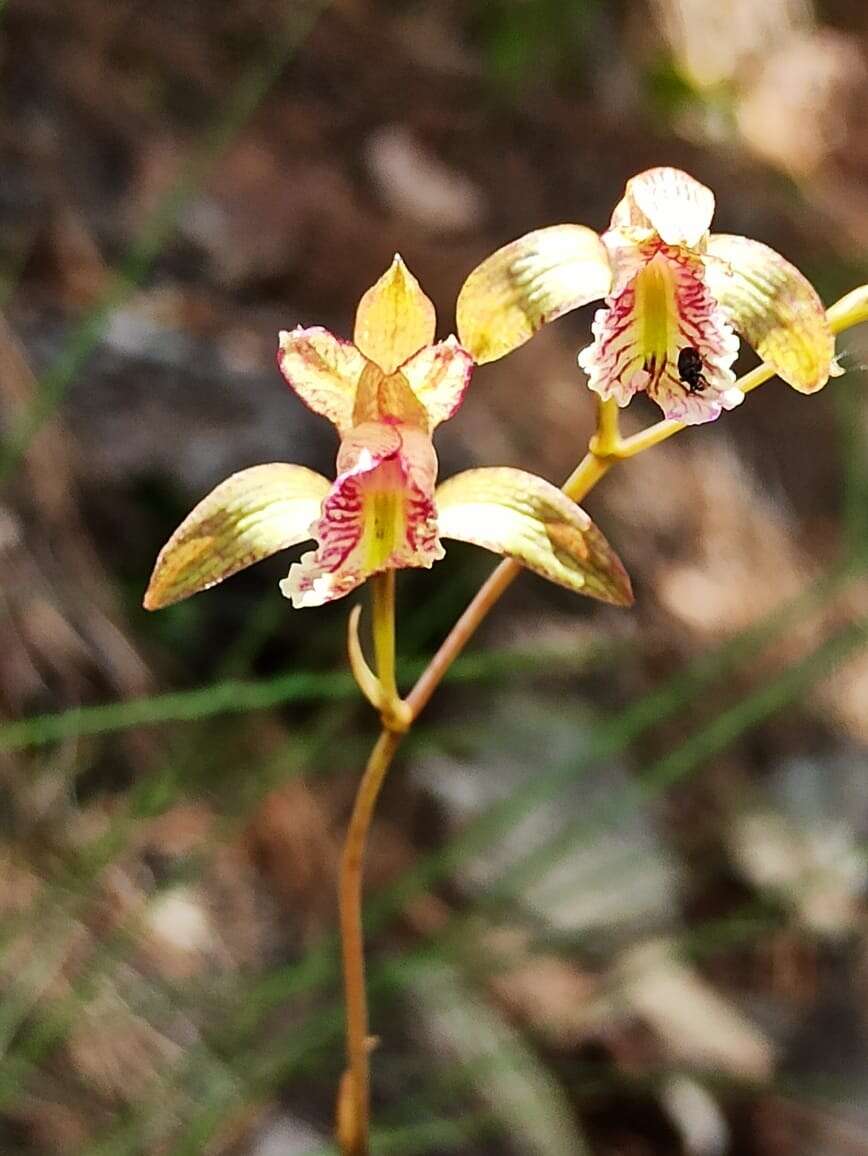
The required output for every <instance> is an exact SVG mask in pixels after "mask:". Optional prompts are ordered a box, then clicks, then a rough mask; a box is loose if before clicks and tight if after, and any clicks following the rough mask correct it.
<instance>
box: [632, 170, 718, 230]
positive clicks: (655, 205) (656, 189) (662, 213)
mask: <svg viewBox="0 0 868 1156" xmlns="http://www.w3.org/2000/svg"><path fill="white" fill-rule="evenodd" d="M713 216H714V193H712V191H711V189H707V188H706V187H705V185H701V184H700V183H699V181H697V180H694V178H693V177H691V176H689V175H688V174H687V173H685V172H682V171H681V169H672V168H655V169H647V170H646V171H645V172H644V173H639V175H638V176H636V177H631V178H630V180H629V181H627V187H626V189H625V190H624V196H623V197H622V199H621V200H620V201H619V202H618V204H617V205H616V206H615V211H614V212H613V213H612V223H611V226H610V228H612V229H621V228H640V229H642V228H650V229H653V230H654V232H655V233H657V235H658V237H660V239H661V241H664V242H665V243H666V244H667V245H685V246H686V247H687V248H689V249H693V248H695V247H696V246H697V245H698V244H699V242H700V241H701V240H702V238H703V237H704V236H705V234H706V233H707V232H708V229H709V226H710V225H711V218H712V217H713Z"/></svg>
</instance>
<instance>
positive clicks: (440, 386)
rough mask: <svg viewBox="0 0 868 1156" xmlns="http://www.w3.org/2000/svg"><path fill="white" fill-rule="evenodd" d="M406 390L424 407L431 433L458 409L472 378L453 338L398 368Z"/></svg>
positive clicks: (470, 366) (468, 358) (468, 362)
mask: <svg viewBox="0 0 868 1156" xmlns="http://www.w3.org/2000/svg"><path fill="white" fill-rule="evenodd" d="M400 374H401V376H403V377H404V379H405V380H406V382H407V383H408V385H409V386H410V389H412V391H413V393H414V394H415V395H416V397H417V398H418V399H419V401H420V402H421V403H422V405H423V406H424V407H425V410H426V412H427V414H428V428H429V430H433V429H435V428H436V427H437V426H438V425H440V423H441V422H442V421H447V420H448V419H449V418H450V417H452V415H453V414H454V413H455V411H456V410H457V409H458V408H459V406H460V405H461V403H462V401H463V400H464V394H465V391H466V390H467V387H468V385H469V384H470V378H471V376H472V374H473V358H472V357H471V356H470V354H469V353H468V352H467V350H466V349H462V347H461V346H460V345H459V344H458V342H457V340H456V339H455V338H454V337H447V338H446V340H445V341H440V342H438V343H437V345H428V346H426V347H425V348H424V349H420V350H419V352H418V353H416V354H414V355H413V357H411V358H410V360H409V361H405V362H404V364H403V365H402V366H401V371H400Z"/></svg>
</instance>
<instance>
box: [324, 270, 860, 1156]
mask: <svg viewBox="0 0 868 1156" xmlns="http://www.w3.org/2000/svg"><path fill="white" fill-rule="evenodd" d="M827 317H828V321H829V325H830V327H831V329H832V331H833V332H834V333H836V334H837V333H842V332H844V331H845V330H846V329H849V328H851V327H852V326H854V325H858V324H860V323H862V322H864V321H866V320H868V287H865V286H863V287H862V288H861V289H857V290H854V291H853V292H852V293H849V294H847V296H845V297H842V298H841V300H840V301H838V302H836V303H835V304H834V305H833V306H831V307H830V308H829V310H828V311H827ZM775 372H776V371H775V369H774V367H773V366H771V365H768V364H766V363H763V364H761V365H758V366H757V367H756V368H755V369H753V370H750V371H749V372H748V373H746V374H744V375H743V376H742V377H741V378H740V379H739V380H738V381H737V382H736V387H737V388H738V389H739V390H741V391H742V393H749V392H751V391H752V390H754V389H757V388H758V387H759V386H760V385H762V384H764V383H765V382H766V381H768V380H769V379H770V378H772V377H774V376H775ZM686 424H687V423H685V422H682V421H673V420H671V419H664V420H662V421H658V422H656V423H655V424H654V425H652V426H649V427H648V428H647V429H645V430H642V431H641V432H640V433H638V434H634V435H633V436H631V437H628V438H624V439H622V438H621V436H620V429H619V424H618V407H617V405H616V404H615V402H614V401H612V400H610V399H605V400H601V402H600V404H599V405H598V410H597V427H596V430H595V433H594V435H593V436H592V437H591V439H590V443H589V448H588V452H587V453H586V454H585V456H584V457H583V458H582V460H581V461H580V462H579V464H578V465H577V466H576V468H575V469H574V470H573V472H572V473H571V474H570V476H569V477H568V478H567V480H566V481H565V482H564V485H563V487H562V488H563V492H564V493H565V494H566V495H567V496H568V497H569V498H571V499H572V500H573V501H574V502H579V501H582V500H583V499H584V498H585V497H586V496H587V494H589V493H590V492H591V490H592V489H593V488H594V487H595V486H596V485H597V483H598V482H599V481H600V480H601V479H602V478H603V477H605V475H606V474H607V473H608V472H609V470H610V469H612V467H613V466H614V465H616V463H617V462H619V461H622V460H627V459H628V458H632V457H636V456H637V455H638V454H640V453H643V452H644V451H645V450H647V449H650V448H652V446H655V445H659V444H660V443H661V442H663V441H667V440H668V439H669V438H670V437H673V436H674V435H675V434H677V433H679V432H680V431H681V430H682V429H684V428H686ZM522 569H523V567H522V566H521V564H520V563H518V562H517V561H515V560H514V559H513V558H506V559H504V560H503V561H502V562H501V563H500V564H499V565H498V566H497V567H496V568H495V569H494V570H493V571H492V573H491V574H490V575H489V577H488V578H487V579H486V581H485V582H484V583H483V585H482V586H481V587H480V589H479V590H478V591H477V593H476V595H475V596H474V597H473V599H472V600H471V602H470V603H468V605H467V607H466V608H465V610H464V612H463V613H462V614H461V616H460V618H459V619H458V621H457V622H456V623H455V625H454V626H453V627H452V629H451V630H450V632H449V634H448V635H447V637H446V638H445V639H444V641H443V643H442V644H441V646H440V648H439V649H438V651H437V652H436V654H435V655H434V657H433V658H432V659H431V661H430V662H429V664H428V666H427V667H426V668H425V670H424V671H423V673H422V674H421V675H420V677H419V679H418V681H417V682H416V685H415V686H414V687H413V689H412V690H411V691H410V693H409V695H408V696H407V698H406V699H405V700H401V699H398V698H397V691H396V692H395V693H396V700H397V701H398V702H399V703H400V704H401V706H402V707H404V708H405V709H406V710H407V715H408V718H407V721H406V726H404V727H402V731H407V730H409V729H410V727H411V726H412V724H413V722H415V720H416V719H417V718H418V717H419V715H420V714H421V713H422V711H423V710H424V709H425V707H426V706H427V704H428V702H429V700H430V699H431V697H432V695H433V694H434V692H435V690H436V689H437V687H438V686H439V685H440V683H441V681H442V680H443V678H444V677H445V675H446V673H447V672H448V670H449V668H450V666H451V665H452V663H453V662H454V661H455V660H456V659H457V658H458V657H459V655H460V654H461V652H462V651H463V650H464V648H465V646H466V645H467V644H468V642H469V641H470V640H471V638H472V637H473V635H474V634H475V633H476V631H477V630H478V628H479V626H480V625H481V624H482V622H483V621H484V619H485V618H486V617H487V615H488V613H489V612H490V611H491V610H492V609H493V608H494V606H495V605H496V604H497V602H498V601H499V600H500V598H501V597H502V596H503V594H504V593H505V592H506V591H507V590H508V589H509V587H510V586H511V585H512V583H513V582H514V581H515V579H516V578H517V577H518V575H519V574H520V573H521V571H522ZM389 597H391V599H392V601H391V606H392V611H394V587H393V588H392V592H391V595H389V594H388V592H384V595H383V601H384V603H385V604H386V605H388V601H387V600H388V598H389ZM376 604H377V596H376V588H375V607H376ZM375 615H376V611H375ZM392 628H393V629H394V617H393V618H392ZM385 639H386V636H384V641H385ZM392 645H394V633H393V634H392ZM378 653H379V652H378ZM392 654H393V655H394V651H392ZM377 661H378V663H379V657H378V660H377ZM402 738H403V733H400V732H398V731H395V730H392V729H390V728H389V725H388V723H387V722H386V721H385V717H384V725H383V730H382V732H381V733H380V736H379V738H378V739H377V742H376V744H375V745H374V748H373V750H372V751H371V756H370V758H369V760H368V764H367V767H366V770H365V774H364V777H363V778H362V782H361V784H360V786H359V791H358V794H357V796H356V803H355V806H354V809H353V816H352V819H351V821H350V826H349V830H348V832H347V839H346V843H345V846H344V853H343V857H342V862H341V884H340V904H341V939H342V947H343V960H344V983H345V987H346V997H347V1012H346V1015H347V1054H348V1061H349V1065H350V1067H349V1070H348V1071H347V1072H346V1073H345V1075H344V1078H343V1080H342V1082H341V1091H340V1096H339V1103H338V1123H337V1135H338V1141H339V1143H340V1146H341V1152H342V1154H343V1156H367V1153H368V1151H369V1149H368V1141H367V1137H368V1118H369V1095H370V1065H369V1051H370V1046H371V1041H370V1040H369V1037H368V1020H367V1004H366V997H365V987H364V946H363V939H362V920H361V895H362V879H361V872H362V863H363V856H364V845H365V840H366V837H367V831H368V828H369V826H370V822H371V817H372V815H373V810H374V807H375V805H376V801H377V796H378V794H379V791H380V787H381V786H382V784H383V781H384V779H385V777H386V774H387V772H388V769H389V766H390V764H391V762H392V759H393V758H394V756H395V753H396V752H397V750H398V747H399V745H400V743H401V739H402Z"/></svg>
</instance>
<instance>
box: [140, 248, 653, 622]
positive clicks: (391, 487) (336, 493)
mask: <svg viewBox="0 0 868 1156" xmlns="http://www.w3.org/2000/svg"><path fill="white" fill-rule="evenodd" d="M435 324H436V317H435V312H434V306H433V304H432V303H431V301H430V300H429V299H428V298H427V297H426V296H425V294H424V293H423V291H422V289H421V287H420V286H419V283H418V282H417V281H416V279H415V277H413V275H412V274H411V273H410V272H409V270H408V269H407V267H406V266H405V265H404V263H403V262H402V260H401V258H400V257H398V256H396V257H395V260H394V261H393V263H392V265H391V267H390V268H389V269H388V271H387V272H386V273H385V274H384V275H383V276H382V277H381V278H380V279H379V281H377V283H376V284H375V285H374V286H372V288H370V289H369V290H368V291H367V292H366V293H365V294H364V296H363V297H362V299H361V302H360V303H359V307H358V311H357V313H356V324H355V333H354V340H353V342H349V341H345V340H342V339H340V338H338V337H335V336H334V335H333V334H332V333H330V332H328V330H326V329H323V328H320V327H314V328H308V329H303V328H297V329H294V330H292V331H291V332H283V333H281V334H280V346H279V353H278V363H279V366H280V369H281V371H282V372H283V375H284V377H285V378H286V380H287V382H288V383H289V385H290V386H291V387H292V388H293V389H294V390H295V392H296V393H297V394H298V395H299V397H300V398H301V399H302V400H303V401H304V402H305V403H306V404H307V405H308V406H309V407H310V409H312V410H313V411H314V412H315V413H318V414H321V415H322V416H323V417H325V418H327V419H328V420H329V421H331V422H332V424H333V425H334V426H335V427H336V429H337V432H338V435H339V437H340V448H339V450H338V455H337V470H336V473H337V477H336V480H335V481H334V482H331V481H329V480H328V479H327V478H325V477H323V476H322V475H320V474H317V473H314V472H313V471H312V470H309V469H307V468H306V467H304V466H300V465H288V464H284V463H279V462H275V463H270V464H268V465H261V466H253V467H252V468H250V469H246V470H242V471H241V472H240V473H237V474H234V475H233V476H232V477H230V478H228V479H227V480H226V481H224V482H223V483H221V484H220V485H219V486H217V488H216V489H215V490H214V491H213V492H212V493H211V494H209V495H208V496H207V497H206V498H204V499H203V500H202V501H201V502H200V503H199V505H198V506H196V508H195V509H194V510H193V512H192V513H191V514H190V515H189V516H188V517H187V518H186V519H185V520H184V522H182V524H181V525H180V526H179V527H178V529H177V530H176V531H175V533H174V534H173V535H172V537H171V538H170V539H169V541H168V542H167V543H166V545H165V546H164V547H163V550H162V551H161V552H160V555H159V557H158V559H157V563H156V566H155V568H154V573H153V575H152V577H151V582H150V585H149V587H148V591H147V593H146V595H145V606H146V608H148V609H150V610H155V609H158V608H160V607H163V606H168V605H170V604H171V603H173V602H178V601H180V600H181V599H182V598H186V597H188V596H189V595H191V594H195V593H197V592H198V591H200V590H205V589H206V588H208V587H209V586H213V585H215V584H216V583H217V582H220V581H222V580H223V579H224V578H227V577H229V576H230V575H231V574H234V573H236V572H237V571H239V570H242V569H244V568H245V567H247V566H250V565H252V564H253V563H254V562H258V561H260V560H261V559H263V558H266V557H268V556H270V555H271V554H274V553H276V552H277V551H278V550H283V549H286V548H288V547H290V546H294V545H297V544H298V543H301V542H304V541H306V540H308V539H314V540H315V542H316V544H317V545H316V549H315V550H312V551H310V552H308V553H306V554H304V555H302V557H301V559H300V561H299V562H297V563H294V564H293V565H292V566H291V568H290V570H289V575H288V577H287V578H285V579H284V580H283V581H282V582H281V584H280V586H281V590H282V592H283V594H284V595H286V597H287V598H289V599H290V600H291V601H292V604H293V606H294V607H296V608H301V607H307V606H319V605H321V604H322V603H325V602H331V601H333V600H334V599H336V598H341V597H343V596H344V595H345V594H348V593H350V591H352V590H354V589H356V588H357V587H358V586H359V585H361V584H362V583H363V582H364V581H365V580H366V579H367V578H369V577H371V576H372V575H374V574H379V573H382V572H384V571H387V570H397V569H402V568H404V567H410V566H413V567H425V568H428V567H430V566H431V565H432V563H434V562H435V561H437V560H438V559H439V558H442V557H443V547H442V545H441V541H440V540H441V538H444V537H446V538H454V539H458V540H460V541H465V542H474V543H476V544H478V545H480V546H483V547H485V548H486V549H488V550H492V551H494V552H495V553H498V554H503V555H505V556H508V557H510V558H514V559H516V560H517V561H519V562H521V563H522V564H523V565H524V566H526V567H527V568H528V569H531V570H534V571H536V572H537V573H538V574H541V575H543V576H544V577H546V578H548V579H549V580H551V581H553V582H556V583H558V584H560V585H562V586H565V587H567V588H569V589H571V590H575V591H581V592H582V593H585V594H589V595H591V596H592V597H595V598H599V599H602V600H604V601H607V602H613V603H616V604H628V603H629V602H630V601H631V600H632V594H631V590H630V582H629V579H628V577H627V575H626V573H625V572H624V570H623V567H622V566H621V563H620V562H619V561H618V559H617V557H616V556H615V554H614V553H613V551H612V550H611V548H610V546H609V544H608V543H607V542H606V540H605V538H604V537H603V535H602V534H601V533H600V531H599V530H597V528H596V527H595V526H594V525H593V524H592V522H591V520H590V518H589V517H588V516H587V514H586V513H585V512H584V511H583V510H581V509H580V508H579V507H578V506H577V505H575V503H573V502H572V501H571V500H570V499H569V498H567V497H566V496H565V495H564V494H563V493H561V491H560V490H558V489H556V488H555V487H554V486H553V485H551V484H550V483H549V482H547V481H544V480H543V479H542V478H539V477H536V476H535V475H533V474H528V473H525V472H524V471H522V470H517V469H507V468H484V469H473V470H468V471H466V472H464V473H461V474H457V475H456V476H455V477H453V478H451V479H449V480H448V481H447V482H445V483H444V484H443V485H441V486H440V487H439V489H436V490H435V482H436V478H437V455H436V453H435V450H434V445H433V442H432V433H433V431H434V429H435V428H436V426H437V425H439V424H440V422H443V421H445V420H446V419H447V418H450V417H452V415H453V414H454V413H455V411H456V410H457V409H458V407H459V406H460V405H461V402H462V399H463V397H464V393H465V390H466V388H467V385H468V383H469V380H470V375H471V372H472V369H473V362H472V359H471V357H470V354H469V353H468V352H467V351H466V350H465V349H463V348H462V347H461V346H460V345H459V344H458V342H457V341H456V340H455V338H454V337H449V338H447V340H446V341H442V342H438V343H434V332H435Z"/></svg>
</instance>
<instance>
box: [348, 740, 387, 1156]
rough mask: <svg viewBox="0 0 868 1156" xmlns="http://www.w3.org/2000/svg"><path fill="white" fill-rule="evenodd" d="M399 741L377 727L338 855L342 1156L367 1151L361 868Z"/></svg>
mask: <svg viewBox="0 0 868 1156" xmlns="http://www.w3.org/2000/svg"><path fill="white" fill-rule="evenodd" d="M400 741H401V735H400V734H396V733H395V732H394V731H390V730H383V731H382V733H381V734H380V737H379V738H378V739H377V742H376V744H375V746H374V749H373V750H372V751H371V754H370V757H369V759H368V764H367V766H366V768H365V773H364V775H363V776H362V781H361V783H360V784H359V789H358V792H357V794H356V801H355V803H354V804H353V814H352V818H351V819H350V825H349V828H348V829H347V836H346V840H345V841H344V849H343V853H342V855H341V873H340V883H339V888H338V903H339V908H340V925H341V950H342V953H343V972H344V996H345V1000H346V1039H347V1070H346V1072H345V1073H344V1078H343V1080H342V1081H341V1089H340V1093H339V1099H338V1113H337V1118H338V1126H337V1133H338V1142H339V1143H340V1146H341V1152H342V1153H343V1154H344V1156H367V1152H368V1115H369V1101H370V1063H369V1060H368V1053H369V1050H370V1041H369V1038H368V1000H367V996H366V993H365V941H364V931H363V928H362V874H363V871H362V869H363V866H364V859H365V847H366V844H367V841H368V831H369V829H370V826H371V818H372V816H373V814H374V807H375V806H376V803H377V798H378V796H379V794H380V788H381V787H382V785H383V780H384V779H385V777H386V774H387V772H388V770H389V767H390V766H391V764H392V758H393V756H394V754H395V751H396V750H397V749H398V744H399V743H400Z"/></svg>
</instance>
